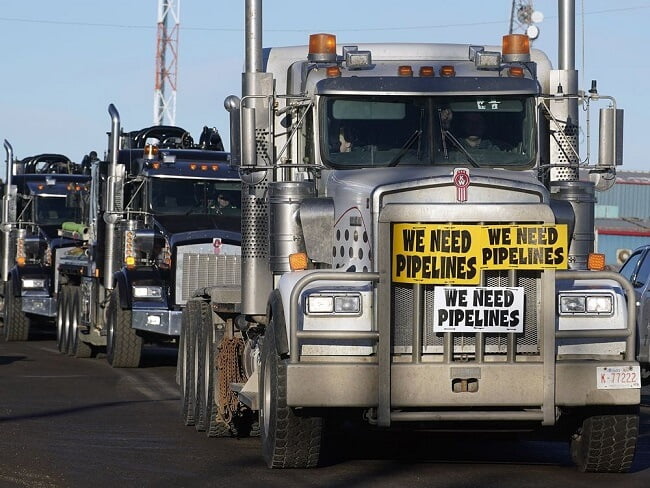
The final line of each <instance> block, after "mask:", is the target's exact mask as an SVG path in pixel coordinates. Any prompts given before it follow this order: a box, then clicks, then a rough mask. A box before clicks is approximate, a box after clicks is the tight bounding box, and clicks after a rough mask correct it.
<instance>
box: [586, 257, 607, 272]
mask: <svg viewBox="0 0 650 488" xmlns="http://www.w3.org/2000/svg"><path fill="white" fill-rule="evenodd" d="M587 268H589V269H590V270H592V271H603V270H604V269H605V255H604V254H601V253H597V252H591V253H589V256H588V257H587Z"/></svg>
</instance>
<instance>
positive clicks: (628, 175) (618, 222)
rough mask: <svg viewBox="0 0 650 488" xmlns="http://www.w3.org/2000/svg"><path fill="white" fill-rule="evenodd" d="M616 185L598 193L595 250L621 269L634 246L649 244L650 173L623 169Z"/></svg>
mask: <svg viewBox="0 0 650 488" xmlns="http://www.w3.org/2000/svg"><path fill="white" fill-rule="evenodd" d="M616 183H617V184H616V185H614V187H612V188H611V189H610V190H609V191H606V192H597V193H596V199H597V203H596V210H595V212H596V215H595V216H596V225H595V232H596V245H595V246H596V251H598V252H601V253H604V254H605V256H606V259H607V264H608V265H609V266H611V267H613V268H618V267H619V266H620V265H621V264H623V262H624V261H625V259H627V257H628V256H629V255H630V252H631V251H632V250H634V249H635V248H637V247H639V246H641V245H643V244H650V172H648V171H634V172H632V171H621V172H618V174H617V180H616Z"/></svg>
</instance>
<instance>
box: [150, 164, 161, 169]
mask: <svg viewBox="0 0 650 488" xmlns="http://www.w3.org/2000/svg"><path fill="white" fill-rule="evenodd" d="M151 167H152V168H153V169H160V163H152V164H151Z"/></svg>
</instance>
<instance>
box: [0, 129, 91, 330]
mask: <svg viewBox="0 0 650 488" xmlns="http://www.w3.org/2000/svg"><path fill="white" fill-rule="evenodd" d="M4 145H5V150H6V152H7V177H6V184H5V187H4V196H3V211H2V235H1V242H2V283H1V295H2V296H1V303H2V323H3V334H2V339H3V340H4V341H25V340H27V339H28V338H29V330H30V325H31V322H32V321H33V320H42V321H52V319H53V318H54V317H55V315H56V300H57V296H56V287H55V284H54V274H55V273H54V267H53V260H54V259H55V257H56V255H57V253H58V252H61V250H62V249H64V248H66V247H68V246H72V245H73V242H72V241H71V240H69V239H65V238H61V237H59V236H58V235H57V228H58V227H59V226H60V224H61V223H62V222H64V221H66V220H70V219H77V218H80V217H81V211H82V209H81V207H80V206H79V205H78V203H76V202H78V200H77V199H75V198H74V195H76V194H78V193H79V192H81V191H83V189H84V188H85V186H86V185H87V184H88V182H89V177H88V176H84V175H82V174H80V173H81V167H80V166H79V165H78V164H76V163H74V162H72V161H71V160H70V159H69V158H68V157H67V156H64V155H62V154H54V153H48V154H37V155H35V156H30V157H26V158H23V159H21V160H14V156H13V147H12V146H11V144H10V143H9V142H8V141H5V143H4Z"/></svg>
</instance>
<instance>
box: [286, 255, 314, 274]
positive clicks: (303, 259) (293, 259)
mask: <svg viewBox="0 0 650 488" xmlns="http://www.w3.org/2000/svg"><path fill="white" fill-rule="evenodd" d="M308 264H309V260H308V259H307V254H305V253H304V252H297V253H294V254H289V267H290V268H291V271H299V270H302V269H307V265H308Z"/></svg>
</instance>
